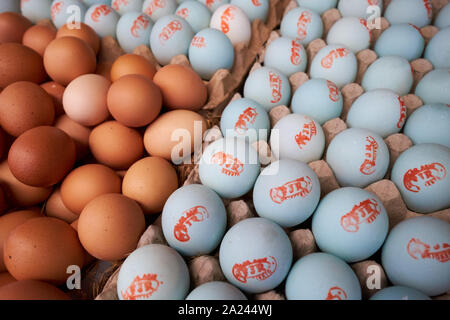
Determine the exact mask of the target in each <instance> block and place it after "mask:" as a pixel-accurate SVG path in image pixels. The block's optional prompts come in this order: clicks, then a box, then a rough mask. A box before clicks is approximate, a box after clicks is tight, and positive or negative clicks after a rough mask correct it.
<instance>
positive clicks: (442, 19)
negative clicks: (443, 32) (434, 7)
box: [434, 3, 450, 29]
mask: <svg viewBox="0 0 450 320" xmlns="http://www.w3.org/2000/svg"><path fill="white" fill-rule="evenodd" d="M434 25H435V26H436V27H438V28H439V29H444V28H446V27H449V26H450V3H447V4H446V5H445V7H443V8H442V9H441V10H440V11H439V13H438V15H437V17H436V19H435V20H434Z"/></svg>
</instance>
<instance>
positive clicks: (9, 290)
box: [0, 280, 70, 300]
mask: <svg viewBox="0 0 450 320" xmlns="http://www.w3.org/2000/svg"><path fill="white" fill-rule="evenodd" d="M0 300H70V298H69V296H68V295H67V294H65V293H64V292H63V291H61V290H60V289H58V288H57V287H55V286H53V285H51V284H48V283H46V282H42V281H35V280H22V281H16V282H13V283H10V284H8V285H6V286H3V287H2V288H0Z"/></svg>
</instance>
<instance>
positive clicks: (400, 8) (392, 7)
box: [384, 0, 433, 28]
mask: <svg viewBox="0 0 450 320" xmlns="http://www.w3.org/2000/svg"><path fill="white" fill-rule="evenodd" d="M384 17H385V18H386V19H387V20H388V21H389V23H390V24H391V25H392V24H398V23H412V24H414V25H416V26H418V27H419V28H422V27H425V26H426V25H428V24H430V22H431V19H432V17H433V8H432V6H431V1H430V0H392V1H391V3H390V4H389V5H388V6H387V7H386V10H385V12H384Z"/></svg>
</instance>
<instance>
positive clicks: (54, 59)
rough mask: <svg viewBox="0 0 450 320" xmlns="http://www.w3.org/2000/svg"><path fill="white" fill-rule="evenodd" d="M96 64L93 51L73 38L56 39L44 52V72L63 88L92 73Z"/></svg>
mask: <svg viewBox="0 0 450 320" xmlns="http://www.w3.org/2000/svg"><path fill="white" fill-rule="evenodd" d="M96 63H97V62H96V57H95V53H94V50H92V48H91V47H90V46H89V45H88V44H87V43H86V42H84V41H83V40H81V39H79V38H75V37H62V38H57V39H55V40H53V41H52V42H50V43H49V45H48V46H47V48H46V49H45V52H44V67H45V70H46V71H47V73H48V75H49V76H50V77H51V78H52V79H53V80H54V81H56V82H58V83H59V84H61V85H63V86H67V85H68V84H69V83H70V82H71V81H72V80H73V79H75V78H77V77H79V76H81V75H83V74H88V73H93V72H94V71H95V67H96Z"/></svg>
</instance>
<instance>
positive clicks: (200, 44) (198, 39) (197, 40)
mask: <svg viewBox="0 0 450 320" xmlns="http://www.w3.org/2000/svg"><path fill="white" fill-rule="evenodd" d="M191 46H193V47H197V48H204V47H206V41H205V38H204V37H202V36H195V37H194V38H192V41H191Z"/></svg>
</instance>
